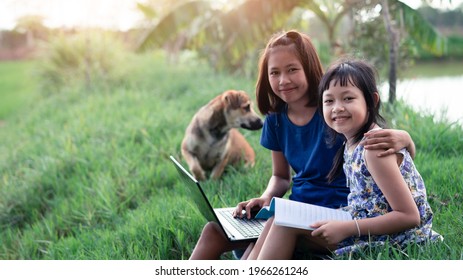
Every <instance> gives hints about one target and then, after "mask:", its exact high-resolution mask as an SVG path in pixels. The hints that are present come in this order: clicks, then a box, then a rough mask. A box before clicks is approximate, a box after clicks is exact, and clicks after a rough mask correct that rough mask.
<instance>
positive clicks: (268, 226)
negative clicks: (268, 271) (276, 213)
mask: <svg viewBox="0 0 463 280" xmlns="http://www.w3.org/2000/svg"><path fill="white" fill-rule="evenodd" d="M272 226H273V217H272V218H270V219H268V221H267V223H266V224H265V227H264V230H263V231H262V233H261V234H260V236H259V239H257V242H256V244H255V245H254V246H253V248H251V249H252V251H251V252H250V253H249V256H247V259H248V260H255V259H257V256H259V253H260V250H261V248H262V245H263V244H264V242H265V239H266V238H267V234H268V232H269V231H270V229H271V228H272ZM246 251H247V250H246ZM243 258H244V255H243Z"/></svg>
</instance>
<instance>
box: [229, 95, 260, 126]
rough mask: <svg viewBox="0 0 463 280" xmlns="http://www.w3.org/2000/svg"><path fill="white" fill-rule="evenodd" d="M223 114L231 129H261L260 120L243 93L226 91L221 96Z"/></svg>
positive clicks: (247, 96) (249, 100)
mask: <svg viewBox="0 0 463 280" xmlns="http://www.w3.org/2000/svg"><path fill="white" fill-rule="evenodd" d="M222 102H223V104H224V114H225V118H226V120H227V123H228V124H229V125H230V126H232V127H241V128H245V129H249V130H258V129H261V128H262V125H263V123H262V120H261V118H260V117H259V116H258V115H257V114H256V112H255V111H254V109H253V108H252V102H251V99H250V98H249V95H247V94H246V93H245V92H244V91H239V90H228V91H226V92H224V93H223V94H222Z"/></svg>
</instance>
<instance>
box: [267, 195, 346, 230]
mask: <svg viewBox="0 0 463 280" xmlns="http://www.w3.org/2000/svg"><path fill="white" fill-rule="evenodd" d="M273 199H274V201H272V203H275V205H274V207H275V224H277V225H281V226H288V227H294V228H301V229H308V230H314V228H311V227H310V225H311V224H313V223H315V222H318V221H328V220H343V221H348V220H352V217H351V215H350V214H349V213H348V212H346V211H343V210H339V209H331V208H327V207H322V206H317V205H312V204H307V203H302V202H297V201H292V200H288V199H282V198H278V197H275V198H273Z"/></svg>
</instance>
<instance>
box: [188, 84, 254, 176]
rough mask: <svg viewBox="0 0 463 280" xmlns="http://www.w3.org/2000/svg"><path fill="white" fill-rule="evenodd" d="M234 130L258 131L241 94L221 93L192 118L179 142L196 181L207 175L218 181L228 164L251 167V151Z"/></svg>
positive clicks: (244, 97) (250, 110)
mask: <svg viewBox="0 0 463 280" xmlns="http://www.w3.org/2000/svg"><path fill="white" fill-rule="evenodd" d="M238 127H241V128H244V129H249V130H258V129H260V128H262V120H261V119H260V117H259V116H258V115H257V114H256V112H255V111H254V110H253V108H252V103H251V99H250V98H249V96H248V95H247V94H246V93H245V92H244V91H237V90H228V91H225V92H224V93H222V94H221V95H219V96H217V97H215V98H214V99H212V100H211V101H210V102H209V103H208V104H206V105H205V106H203V107H202V108H201V109H199V111H198V112H197V113H196V114H195V115H194V116H193V119H192V120H191V122H190V124H189V125H188V127H187V129H186V131H185V137H184V138H183V141H182V155H183V157H184V158H185V161H186V162H187V164H188V166H189V168H190V171H191V172H192V173H193V175H194V176H195V178H196V179H197V180H200V181H201V180H205V179H206V172H209V171H210V177H211V178H212V179H218V178H220V176H222V173H223V171H224V169H225V167H226V166H227V165H228V164H235V163H237V162H239V161H241V160H244V162H245V165H247V166H253V165H254V158H255V153H254V150H253V149H252V147H251V146H250V145H249V143H248V142H247V141H246V139H245V138H244V136H243V135H242V134H241V133H240V132H239V131H238V130H237V129H236V128H238Z"/></svg>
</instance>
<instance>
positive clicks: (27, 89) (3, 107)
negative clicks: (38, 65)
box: [0, 61, 36, 121]
mask: <svg viewBox="0 0 463 280" xmlns="http://www.w3.org/2000/svg"><path fill="white" fill-rule="evenodd" d="M33 65H34V61H27V62H20V63H18V62H0V89H1V91H0V99H1V102H0V121H2V120H3V119H5V118H6V117H8V116H9V115H10V114H12V113H13V112H14V111H16V110H19V109H20V108H23V107H25V106H27V105H28V104H31V103H32V102H33V101H34V100H35V98H36V92H35V89H34V86H35V78H34V75H33V72H32V68H33Z"/></svg>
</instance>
